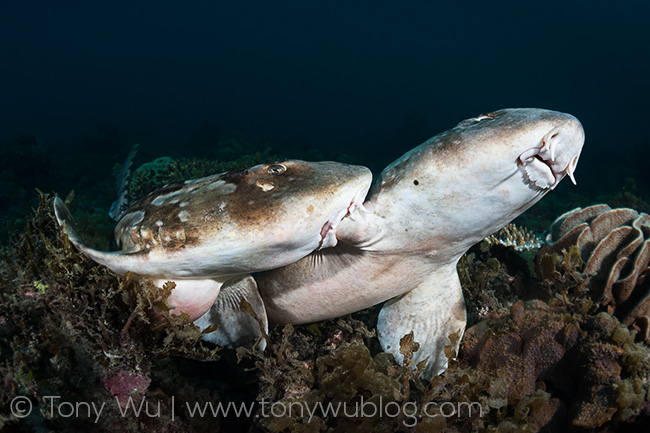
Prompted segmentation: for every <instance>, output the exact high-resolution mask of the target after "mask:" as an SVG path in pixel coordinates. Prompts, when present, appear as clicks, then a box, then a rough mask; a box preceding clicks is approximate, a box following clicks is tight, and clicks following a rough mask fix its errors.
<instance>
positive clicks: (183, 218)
mask: <svg viewBox="0 0 650 433" xmlns="http://www.w3.org/2000/svg"><path fill="white" fill-rule="evenodd" d="M188 215H189V214H188V213H187V211H186V210H182V211H180V212H179V213H178V218H180V220H181V222H183V223H184V222H186V221H187V217H188Z"/></svg>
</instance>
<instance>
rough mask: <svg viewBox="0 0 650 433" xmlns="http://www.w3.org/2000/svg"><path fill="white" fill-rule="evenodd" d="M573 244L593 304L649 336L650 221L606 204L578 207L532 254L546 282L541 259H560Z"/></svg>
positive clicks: (627, 210)
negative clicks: (603, 307)
mask: <svg viewBox="0 0 650 433" xmlns="http://www.w3.org/2000/svg"><path fill="white" fill-rule="evenodd" d="M572 245H576V246H577V247H578V249H579V251H580V255H581V258H582V260H583V261H584V263H585V264H584V268H583V269H582V272H584V273H586V274H587V275H588V276H587V277H586V280H585V287H586V288H587V289H588V290H589V293H590V296H591V298H592V300H593V301H594V302H600V303H601V304H602V305H603V306H605V307H606V308H607V311H608V312H609V313H610V314H613V315H615V316H616V317H618V318H619V319H620V320H621V321H622V322H623V323H625V324H627V325H634V326H635V327H636V329H637V330H639V331H640V337H641V338H642V339H647V338H648V336H649V331H650V278H648V275H650V269H649V267H648V265H649V264H650V216H649V215H648V214H645V213H639V212H637V211H635V210H633V209H628V208H617V209H612V208H610V207H609V206H607V205H594V206H590V207H587V208H584V209H582V208H577V209H574V210H572V211H569V212H567V213H565V214H564V215H562V216H560V217H559V218H558V219H557V220H556V221H555V222H554V223H553V224H552V225H551V227H550V233H549V235H548V236H547V239H546V244H545V245H544V247H543V248H542V249H541V250H540V251H539V253H538V255H537V269H538V273H539V274H540V275H542V276H543V277H548V276H549V275H548V272H545V270H544V266H543V264H542V262H543V260H544V257H545V256H546V255H552V254H560V253H561V252H562V251H563V250H564V251H568V250H569V248H570V247H571V246H572Z"/></svg>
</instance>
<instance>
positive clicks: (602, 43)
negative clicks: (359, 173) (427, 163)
mask: <svg viewBox="0 0 650 433" xmlns="http://www.w3.org/2000/svg"><path fill="white" fill-rule="evenodd" d="M439 3H440V2H408V3H403V4H401V5H399V6H398V5H397V3H395V2H345V3H343V2H341V3H339V2H306V1H282V2H268V1H253V2H232V3H226V2H221V1H195V2H191V3H184V4H180V3H179V2H168V1H156V2H153V1H150V2H119V1H117V2H109V3H102V4H98V3H96V2H82V1H70V2H46V1H41V2H38V1H36V2H12V4H8V3H7V4H3V5H2V6H1V7H0V40H2V45H1V47H0V62H1V65H2V66H1V67H0V147H1V148H2V149H1V150H0V152H1V153H0V154H1V155H2V159H3V162H2V163H1V164H0V165H2V167H0V173H1V174H0V180H2V182H3V188H2V189H3V192H2V193H1V194H0V199H2V200H3V201H4V203H5V204H4V205H3V206H5V208H6V206H7V205H6V203H7V201H8V200H9V201H11V200H16V197H17V196H20V197H19V198H20V199H21V200H22V202H21V203H22V204H25V203H27V202H29V200H30V199H31V198H33V196H34V190H33V188H34V187H38V188H40V189H42V190H44V191H46V192H49V191H53V190H56V191H58V192H60V193H62V194H65V193H67V191H69V189H71V188H77V189H79V188H83V186H84V185H88V184H89V183H92V182H93V181H94V180H95V179H97V178H100V177H103V176H110V174H111V173H110V170H111V168H112V166H113V164H115V163H119V162H121V161H122V160H123V158H124V156H125V155H126V153H127V152H128V148H129V146H130V145H131V144H132V143H135V142H140V143H142V147H141V156H140V157H141V158H143V160H141V162H144V161H145V160H150V159H153V158H155V157H157V156H162V155H172V156H199V157H201V156H210V155H211V154H213V153H214V147H215V146H216V143H218V140H219V138H220V137H223V136H225V135H227V134H229V133H231V132H232V131H235V130H237V131H241V132H243V133H245V134H247V135H248V136H250V137H257V138H258V139H260V140H266V141H265V142H267V143H271V144H272V145H274V150H276V151H277V152H278V153H281V154H283V156H287V157H309V155H310V154H311V155H313V156H314V158H318V157H319V156H323V155H324V157H333V156H336V155H341V154H347V155H350V157H351V158H352V159H354V162H359V163H364V164H366V165H369V166H371V168H373V169H375V170H377V169H380V168H381V167H383V166H384V165H385V164H387V163H388V162H390V161H392V160H393V159H394V158H396V157H397V156H399V155H400V154H402V153H403V152H404V151H405V150H408V149H410V148H412V147H414V146H415V145H417V144H419V142H421V141H422V140H424V139H425V138H428V137H430V136H432V135H435V134H436V133H438V132H440V131H442V130H445V129H448V128H450V127H452V126H454V125H455V124H456V123H457V122H458V121H459V120H462V119H464V118H467V117H471V116H475V115H477V114H479V113H483V112H488V111H492V110H495V109H499V108H505V107H528V106H533V107H543V108H550V109H555V110H560V111H565V112H569V113H572V114H574V115H576V116H577V117H578V118H579V119H580V120H581V121H582V122H583V124H584V127H585V130H586V134H587V143H586V146H585V150H584V152H583V156H582V159H581V161H580V164H579V167H578V170H577V172H576V175H577V177H578V181H579V183H580V186H579V188H581V189H577V190H576V191H578V192H580V191H582V192H583V193H585V194H592V195H595V194H597V193H598V192H600V191H603V190H607V191H613V192H616V191H618V190H620V189H622V188H623V187H624V185H625V182H626V181H625V179H626V178H633V179H634V182H635V183H636V185H637V187H638V188H639V189H641V190H643V188H644V187H645V185H647V184H648V183H649V181H648V179H647V174H644V173H645V172H646V170H645V167H646V165H647V161H648V160H649V158H648V157H649V156H650V151H649V150H648V149H649V147H650V146H649V145H650V138H649V137H650V134H649V133H648V124H649V123H648V119H649V117H650V109H649V108H648V101H649V100H650V84H649V83H648V79H649V78H648V77H650V55H649V51H650V48H648V47H650V32H648V22H649V19H650V4H648V3H644V2H630V1H627V2H625V1H624V2H616V3H611V2H599V1H596V2H594V1H586V0H581V1H573V2H561V1H545V2H508V1H492V2H466V1H465V2H455V1H452V2H445V3H444V4H439ZM26 133H29V134H33V136H32V137H31V140H32V141H33V142H37V143H38V145H36V144H34V143H32V145H31V147H29V149H28V150H27V151H24V150H23V151H20V152H17V151H16V147H17V144H16V143H19V145H18V147H19V148H22V149H25V146H24V141H25V140H26V138H25V136H24V134H26ZM20 140H23V144H20V143H21V141H20ZM8 149H9V150H8ZM7 152H8V153H7ZM34 153H35V154H36V155H33V154H34ZM34 161H35V162H34ZM30 164H32V167H31V168H29V169H25V167H26V166H29V165H30ZM3 167H4V168H3ZM17 167H18V168H17ZM20 167H23V168H22V169H21V168H20ZM34 167H36V168H35V169H34ZM644 176H645V177H644ZM628 182H629V179H628ZM16 191H18V192H16ZM109 203H110V202H109ZM3 209H4V208H3ZM5 210H6V209H5Z"/></svg>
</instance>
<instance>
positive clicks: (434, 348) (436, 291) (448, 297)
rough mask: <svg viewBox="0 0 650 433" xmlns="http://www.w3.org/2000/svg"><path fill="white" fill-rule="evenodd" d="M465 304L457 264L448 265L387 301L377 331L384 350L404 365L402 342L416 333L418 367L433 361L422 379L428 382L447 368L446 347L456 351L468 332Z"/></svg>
mask: <svg viewBox="0 0 650 433" xmlns="http://www.w3.org/2000/svg"><path fill="white" fill-rule="evenodd" d="M465 325H466V313H465V301H464V299H463V293H462V291H461V288H460V281H459V280H458V274H457V272H456V263H455V262H454V264H453V265H447V266H445V267H443V268H441V269H438V270H437V271H436V272H434V273H433V274H431V276H430V277H429V278H428V279H427V280H426V281H424V282H423V283H422V284H420V285H419V286H418V287H416V288H415V289H413V290H411V291H410V292H408V293H406V294H404V295H402V296H400V297H398V298H393V299H391V300H390V301H388V302H386V304H385V305H384V306H383V308H382V309H381V311H380V313H379V318H378V324H377V330H378V333H379V342H380V343H381V346H382V348H383V349H384V350H385V351H386V352H389V353H392V354H393V356H395V359H396V360H397V361H398V362H399V363H403V361H404V356H403V355H402V354H401V353H400V339H401V338H402V337H404V336H405V335H407V334H409V333H410V332H411V331H413V334H414V340H415V341H416V342H418V343H419V344H420V349H419V350H418V351H417V352H415V353H414V354H413V361H414V363H415V364H418V363H419V362H421V361H422V360H424V359H426V358H429V359H428V361H427V365H426V368H425V370H424V372H423V374H422V376H423V377H424V378H426V379H430V378H431V377H433V376H435V375H438V374H440V373H442V372H443V371H445V370H446V369H447V356H446V355H445V350H444V348H445V346H449V345H451V344H452V343H451V341H450V339H449V337H450V335H454V334H455V335H456V336H457V340H456V342H455V344H454V349H457V347H458V343H459V342H460V338H461V337H462V334H463V332H464V331H465Z"/></svg>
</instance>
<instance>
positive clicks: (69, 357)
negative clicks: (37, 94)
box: [0, 195, 650, 433]
mask: <svg viewBox="0 0 650 433" xmlns="http://www.w3.org/2000/svg"><path fill="white" fill-rule="evenodd" d="M40 200H41V205H40V207H39V208H38V210H37V211H36V212H35V214H34V216H32V217H31V218H30V219H28V222H27V226H26V229H25V232H24V233H22V234H21V235H19V236H18V235H13V237H12V242H11V247H10V248H6V249H5V250H4V253H3V257H2V260H1V261H0V380H2V384H3V387H2V390H3V392H2V393H0V428H4V429H6V430H7V431H21V432H23V431H24V432H32V431H44V430H48V429H49V430H57V431H87V430H88V429H89V426H91V427H92V429H93V431H99V432H103V431H106V432H112V431H162V432H166V431H169V432H174V431H179V432H180V431H187V432H191V431H210V432H211V431H251V432H292V433H293V432H319V431H327V432H346V431H354V432H364V431H368V432H370V431H372V432H374V431H378V432H398V431H401V432H416V433H419V432H443V431H445V432H466V431H476V432H538V431H546V432H551V431H567V430H572V431H576V432H582V431H583V432H587V431H599V432H613V431H635V429H636V431H640V430H643V429H644V428H645V429H647V428H648V427H650V350H649V348H648V346H647V345H646V344H645V343H643V342H639V341H635V337H636V336H637V331H635V330H630V329H628V327H627V326H625V324H622V323H620V322H619V321H618V319H617V318H615V317H612V316H611V315H610V314H609V313H616V312H617V311H618V306H619V304H616V305H617V309H616V310H613V311H609V312H608V311H603V312H600V313H598V312H597V309H598V307H599V304H598V303H597V302H595V301H593V300H592V297H591V296H592V295H593V292H594V290H592V289H591V286H590V284H592V282H598V281H599V280H598V279H597V278H596V276H595V275H596V274H595V273H594V272H591V271H587V270H586V266H587V265H586V264H587V263H588V262H589V260H590V257H591V255H593V251H596V249H597V248H598V247H597V246H596V247H594V248H593V249H592V254H591V255H583V250H581V249H580V248H579V247H578V246H576V245H573V244H572V243H571V242H568V243H567V245H565V246H564V247H563V248H561V249H560V250H547V253H546V254H544V255H543V256H538V257H541V258H540V259H539V261H538V263H537V267H538V271H539V277H540V278H539V279H537V280H535V279H534V276H533V275H532V273H531V272H530V270H529V263H528V261H527V259H526V256H525V254H527V253H526V252H516V251H514V250H513V249H512V248H506V247H504V246H502V245H489V244H488V243H487V242H484V243H482V244H481V245H479V246H477V247H475V248H473V249H472V250H471V252H470V254H468V255H467V256H465V257H464V258H463V259H462V260H461V262H460V263H459V267H458V269H459V275H460V278H461V281H462V284H463V290H464V293H465V296H466V298H467V304H468V310H469V312H470V316H471V322H470V324H474V325H473V326H470V327H469V328H468V330H467V331H466V334H465V336H464V338H463V342H462V345H461V350H460V353H459V354H455V353H453V352H452V350H451V347H449V348H447V352H446V353H447V355H448V356H449V357H450V364H449V369H448V370H447V371H446V372H445V373H443V374H442V375H440V376H438V377H435V378H433V379H432V380H431V381H430V382H425V381H423V380H422V379H421V378H420V372H421V371H422V370H421V369H422V366H421V365H420V366H418V365H413V362H412V361H410V360H411V359H412V358H413V353H415V352H416V351H417V350H418V349H419V345H418V343H417V342H415V341H413V335H412V334H409V335H406V336H404V337H403V338H402V340H401V342H400V345H401V351H402V353H403V354H404V357H405V359H406V366H401V365H398V364H396V363H395V361H394V359H393V358H392V356H391V355H388V354H386V353H383V352H382V351H381V348H380V347H379V343H378V341H377V338H376V336H375V335H374V332H372V331H369V329H373V328H374V323H375V322H376V316H377V312H378V307H375V308H372V309H369V310H365V311H362V312H359V313H356V314H354V315H352V316H346V317H343V318H340V319H336V320H330V321H326V322H321V323H317V324H311V325H305V326H295V327H294V326H290V325H287V326H285V327H283V328H274V329H272V330H271V332H270V335H269V336H268V346H267V349H266V351H265V352H264V353H261V352H259V351H257V350H248V349H244V348H240V349H238V350H237V352H236V354H237V357H238V360H239V363H238V364H236V363H235V360H234V359H233V358H232V357H234V354H233V352H232V351H227V350H223V351H219V353H218V354H217V352H216V350H215V349H214V348H212V347H206V346H204V345H203V344H202V343H201V342H200V341H198V340H199V337H200V333H199V331H198V330H197V329H196V328H195V327H194V326H182V325H181V322H180V320H179V319H178V318H174V317H172V316H170V315H169V314H168V312H167V308H166V305H165V303H164V296H163V299H160V297H161V296H160V292H159V290H158V289H156V288H154V287H153V286H152V285H150V284H149V283H148V282H146V281H145V282H144V283H138V282H136V281H134V280H132V279H130V278H129V277H128V276H127V277H125V278H117V277H115V276H114V275H111V274H110V273H109V272H108V271H107V270H106V269H105V268H103V267H101V266H98V265H96V264H95V263H93V262H91V261H89V260H87V259H85V258H84V257H83V256H82V255H80V254H78V253H77V252H76V251H75V250H74V248H73V247H72V246H71V245H70V244H69V242H68V240H67V238H66V237H65V236H63V235H62V234H61V233H60V231H59V230H58V228H57V226H56V223H55V221H54V219H53V216H52V215H51V211H50V209H51V200H50V199H49V198H48V197H47V196H45V195H42V196H41V197H40ZM607 212H609V211H605V212H603V213H602V214H604V213H607ZM599 215H600V214H599ZM616 215H618V213H616ZM636 218H638V216H637V217H636ZM594 220H595V218H594V219H592V220H590V223H589V224H588V226H589V227H590V230H592V231H593V230H595V228H594V227H595V226H597V224H596V225H594ZM633 221H634V220H633ZM633 221H632V223H630V224H629V225H614V227H615V229H614V230H616V228H619V227H630V230H632V231H634V228H635V225H634V222H633ZM88 224H89V225H93V222H92V221H91V220H89V222H88ZM637 226H638V227H640V230H641V232H642V233H643V235H644V236H645V235H646V232H645V231H644V230H645V229H644V227H645V225H644V224H640V225H639V224H637ZM602 227H610V226H609V225H602ZM625 230H627V228H626V229H625ZM553 232H554V231H552V233H553ZM556 232H558V231H556ZM635 233H636V234H637V235H638V233H639V232H635ZM630 236H631V235H630ZM592 237H593V238H594V239H596V238H598V237H597V236H594V235H593V234H592ZM605 238H606V236H605ZM562 239H563V237H562ZM626 239H627V238H626ZM644 239H645V238H644ZM643 242H645V241H643ZM628 245H629V243H628ZM615 251H619V250H615ZM626 257H632V256H630V255H628V256H626ZM583 259H585V260H584V261H583ZM630 260H631V262H632V263H634V259H630ZM606 262H607V261H606V260H601V262H600V263H601V265H602V263H606ZM621 275H623V274H621ZM639 275H643V273H641V274H639ZM639 279H640V277H639V278H637V280H639ZM613 287H616V286H613ZM639 287H642V286H640V285H639V284H638V283H637V285H636V286H635V290H638V288H639ZM171 288H172V287H171V286H167V287H166V290H167V293H166V294H168V293H169V290H171ZM612 293H614V289H612ZM540 294H543V295H544V296H543V299H544V300H540V299H530V298H531V297H532V296H536V295H540ZM522 298H527V299H528V300H526V301H521V300H520V299H522ZM609 305H610V304H608V306H609ZM152 312H155V314H157V315H158V316H160V315H162V316H163V317H166V319H165V320H163V321H160V320H156V319H154V318H153V315H152ZM456 355H457V356H456ZM220 356H221V359H219V360H217V359H218V358H219V357H220ZM194 360H200V361H210V362H202V363H199V362H195V361H194ZM203 369H204V370H205V372H201V371H199V370H203ZM246 370H248V371H246ZM250 382H252V383H253V384H254V385H253V386H252V387H251V388H249V389H244V390H242V388H244V385H246V384H248V385H249V386H250ZM17 396H26V397H28V399H29V401H30V402H31V403H32V404H33V406H34V407H35V408H36V410H35V411H34V414H33V415H32V416H30V417H28V418H24V419H18V418H17V417H16V416H15V415H14V414H12V412H11V401H12V399H13V398H15V397H17ZM51 396H61V398H60V399H58V400H56V401H52V399H51V398H48V397H51ZM174 398H175V399H174ZM254 400H256V404H255V406H254V411H253V413H252V414H251V415H250V416H248V417H243V419H239V420H237V421H236V422H235V420H234V418H235V417H233V416H232V415H231V416H226V417H224V416H207V417H205V416H191V415H190V414H189V413H188V412H187V411H186V410H185V411H184V410H182V407H181V406H182V405H183V404H189V405H202V404H205V403H208V402H211V403H213V404H214V403H218V402H225V401H240V402H251V403H252V402H253V401H254ZM88 401H90V402H95V403H96V404H97V405H101V404H102V403H105V404H106V407H105V409H104V412H103V413H102V416H101V417H100V418H98V419H97V421H96V420H95V416H94V414H93V413H92V412H89V413H87V414H83V416H79V417H69V416H68V417H66V416H64V414H65V413H66V412H65V410H66V408H67V407H68V405H70V404H78V403H80V402H88ZM145 403H146V404H147V405H148V406H145V409H143V411H145V410H147V409H148V410H149V414H148V415H147V413H141V414H140V415H139V416H136V415H135V413H134V409H135V408H137V407H140V406H139V405H140V404H145ZM248 407H253V406H248ZM123 411H126V412H124V413H125V414H126V415H123ZM173 413H174V414H175V416H174V417H173V418H172V414H173Z"/></svg>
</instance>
